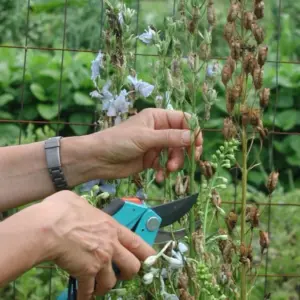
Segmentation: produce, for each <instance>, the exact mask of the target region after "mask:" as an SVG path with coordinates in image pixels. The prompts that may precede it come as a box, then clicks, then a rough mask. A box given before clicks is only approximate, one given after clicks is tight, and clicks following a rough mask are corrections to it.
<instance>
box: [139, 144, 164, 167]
mask: <svg viewBox="0 0 300 300" xmlns="http://www.w3.org/2000/svg"><path fill="white" fill-rule="evenodd" d="M160 152H161V149H158V148H153V149H151V150H149V151H148V152H146V154H145V156H144V159H143V166H144V168H153V169H155V168H158V167H159V166H158V164H157V163H158V157H159V153H160Z"/></svg>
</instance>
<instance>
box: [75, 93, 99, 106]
mask: <svg viewBox="0 0 300 300" xmlns="http://www.w3.org/2000/svg"><path fill="white" fill-rule="evenodd" d="M74 101H75V103H76V104H77V105H83V106H94V105H95V103H94V101H93V100H92V99H91V98H90V97H89V96H87V95H86V94H83V93H80V92H76V93H75V94H74Z"/></svg>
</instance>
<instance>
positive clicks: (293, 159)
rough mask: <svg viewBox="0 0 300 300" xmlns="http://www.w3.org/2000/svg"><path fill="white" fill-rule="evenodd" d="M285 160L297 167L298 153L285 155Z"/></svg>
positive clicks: (299, 156) (299, 159) (299, 158)
mask: <svg viewBox="0 0 300 300" xmlns="http://www.w3.org/2000/svg"><path fill="white" fill-rule="evenodd" d="M286 161H287V162H288V163H289V164H290V165H292V166H296V167H299V161H300V155H298V154H297V153H295V154H294V155H291V154H290V155H289V156H287V157H286Z"/></svg>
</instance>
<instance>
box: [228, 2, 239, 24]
mask: <svg viewBox="0 0 300 300" xmlns="http://www.w3.org/2000/svg"><path fill="white" fill-rule="evenodd" d="M240 10H241V6H240V3H232V4H231V6H230V9H229V12H228V15H227V21H228V22H234V21H235V20H236V18H237V17H238V15H239V12H240Z"/></svg>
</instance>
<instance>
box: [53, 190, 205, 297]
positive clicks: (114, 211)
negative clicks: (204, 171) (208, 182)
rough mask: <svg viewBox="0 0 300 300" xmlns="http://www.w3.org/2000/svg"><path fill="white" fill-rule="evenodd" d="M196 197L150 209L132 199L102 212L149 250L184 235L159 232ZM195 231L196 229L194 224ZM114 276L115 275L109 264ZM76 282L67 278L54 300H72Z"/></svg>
mask: <svg viewBox="0 0 300 300" xmlns="http://www.w3.org/2000/svg"><path fill="white" fill-rule="evenodd" d="M197 198H198V194H194V195H191V196H188V197H185V198H182V199H179V200H175V201H172V202H169V203H165V204H162V205H157V206H153V207H149V206H147V204H146V203H145V202H143V201H142V200H140V199H139V198H136V197H124V198H115V199H113V200H112V201H111V202H110V203H109V204H108V205H106V206H105V207H104V208H103V209H102V211H104V212H105V213H107V214H109V215H110V216H112V217H113V218H114V219H115V220H116V221H118V222H119V223H120V224H121V225H123V226H125V227H127V228H128V229H131V230H132V231H133V232H135V234H137V235H139V236H140V237H141V238H142V239H143V240H144V241H145V242H146V243H148V244H149V245H150V246H152V245H153V244H154V243H157V244H161V243H163V242H167V241H169V240H173V239H179V238H182V237H184V236H185V235H186V230H185V229H180V230H177V231H173V232H168V231H163V230H161V229H160V228H162V227H166V226H168V225H171V224H173V223H175V222H176V221H179V220H180V219H181V218H182V217H183V216H185V215H186V214H187V213H188V212H189V211H190V209H191V208H192V207H193V205H194V204H195V203H196V202H197ZM195 225H196V227H197V228H198V227H199V226H200V222H197V223H196V224H195ZM113 267H114V271H115V272H116V274H117V273H118V272H119V271H118V269H117V268H116V266H115V265H114V264H113ZM76 285H77V284H76V279H74V278H72V277H70V280H69V288H68V292H67V291H65V292H64V295H63V294H61V295H60V296H59V298H58V299H57V300H73V299H74V300H75V299H76V298H75V296H76V288H77V287H76Z"/></svg>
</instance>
